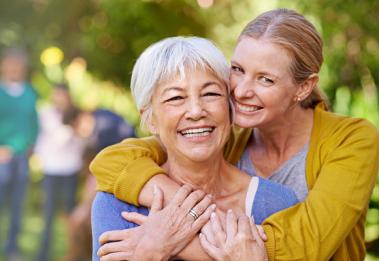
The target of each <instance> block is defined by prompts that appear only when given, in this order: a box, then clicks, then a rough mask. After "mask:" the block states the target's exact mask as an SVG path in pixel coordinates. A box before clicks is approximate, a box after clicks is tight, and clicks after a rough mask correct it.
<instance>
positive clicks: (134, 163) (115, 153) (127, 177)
mask: <svg viewBox="0 0 379 261" xmlns="http://www.w3.org/2000/svg"><path fill="white" fill-rule="evenodd" d="M165 161H166V153H165V151H164V149H163V148H162V146H161V144H160V143H159V141H158V140H157V139H156V138H154V137H148V138H141V139H136V138H131V139H126V140H124V141H122V142H121V143H118V144H115V145H112V146H109V147H107V148H105V149H104V150H102V151H101V152H100V153H99V154H98V155H96V157H95V158H94V160H93V161H92V162H91V164H90V171H91V173H92V174H93V175H94V176H95V177H96V181H97V190H99V191H103V192H108V193H112V194H114V195H115V196H116V197H117V198H118V199H121V200H123V201H126V202H128V203H131V204H133V205H136V206H138V195H139V193H140V191H141V189H142V188H143V186H144V185H145V183H146V182H147V181H148V180H149V179H150V178H151V177H153V176H154V175H157V174H162V173H165V171H164V170H163V169H162V168H160V167H159V165H161V164H163V163H164V162H165Z"/></svg>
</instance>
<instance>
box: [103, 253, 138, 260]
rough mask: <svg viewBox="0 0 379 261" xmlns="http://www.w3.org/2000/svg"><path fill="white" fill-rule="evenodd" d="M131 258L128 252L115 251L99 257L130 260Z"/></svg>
mask: <svg viewBox="0 0 379 261" xmlns="http://www.w3.org/2000/svg"><path fill="white" fill-rule="evenodd" d="M131 258H132V255H130V254H129V253H124V252H116V253H110V254H108V255H105V256H102V257H100V261H119V260H130V259H131Z"/></svg>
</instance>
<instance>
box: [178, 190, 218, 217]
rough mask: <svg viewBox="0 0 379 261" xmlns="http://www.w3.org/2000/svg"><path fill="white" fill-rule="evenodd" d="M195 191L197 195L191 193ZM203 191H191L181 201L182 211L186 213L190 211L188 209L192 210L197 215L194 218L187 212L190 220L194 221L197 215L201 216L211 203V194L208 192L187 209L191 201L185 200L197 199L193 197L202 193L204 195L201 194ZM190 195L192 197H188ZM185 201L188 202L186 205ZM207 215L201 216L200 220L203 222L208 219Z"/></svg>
mask: <svg viewBox="0 0 379 261" xmlns="http://www.w3.org/2000/svg"><path fill="white" fill-rule="evenodd" d="M195 193H197V194H198V195H197V196H196V195H192V194H195ZM203 193H204V192H202V191H200V190H199V191H195V192H192V193H191V194H190V195H189V196H188V197H187V198H186V199H185V201H184V202H183V204H182V206H181V209H182V210H183V212H184V213H188V212H190V211H192V212H195V213H196V215H197V217H196V218H195V217H193V216H192V215H190V214H188V217H189V218H190V219H191V221H196V220H198V218H199V217H201V216H202V215H203V214H204V212H205V211H206V210H207V209H208V207H209V206H210V205H211V203H212V196H211V195H210V194H208V195H206V196H205V197H203V199H201V200H200V202H198V203H197V204H196V203H195V204H196V205H195V206H193V207H192V208H190V209H189V210H187V209H188V208H189V207H190V206H191V205H192V203H193V202H192V203H191V202H187V200H197V199H195V197H201V196H202V195H204V194H203ZM191 196H193V197H192V199H189V198H190V197H191ZM187 203H188V205H187ZM211 213H212V212H210V213H207V214H209V215H210V214H211ZM209 215H208V217H206V218H205V217H203V218H202V219H201V220H202V222H203V223H205V222H206V221H207V220H208V219H209V217H210V216H209Z"/></svg>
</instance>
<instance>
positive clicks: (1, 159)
mask: <svg viewBox="0 0 379 261" xmlns="http://www.w3.org/2000/svg"><path fill="white" fill-rule="evenodd" d="M12 156H13V152H12V149H11V148H9V147H8V146H0V163H7V162H8V161H9V160H10V159H11V158H12Z"/></svg>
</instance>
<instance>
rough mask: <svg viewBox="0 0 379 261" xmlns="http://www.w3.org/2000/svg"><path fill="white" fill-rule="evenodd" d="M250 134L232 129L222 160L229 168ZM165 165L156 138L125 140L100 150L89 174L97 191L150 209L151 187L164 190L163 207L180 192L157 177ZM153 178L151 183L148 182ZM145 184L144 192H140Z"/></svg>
mask: <svg viewBox="0 0 379 261" xmlns="http://www.w3.org/2000/svg"><path fill="white" fill-rule="evenodd" d="M250 133H251V130H246V129H245V130H243V129H240V128H233V130H232V132H231V134H230V140H229V142H228V144H227V145H226V147H225V149H224V155H225V158H226V159H227V160H228V161H229V162H231V163H232V164H235V163H236V162H237V161H238V159H239V157H240V155H241V154H242V152H243V149H244V147H245V146H244V145H245V144H246V143H247V142H248V140H249V137H250ZM165 161H166V153H165V151H164V149H163V148H162V146H161V144H160V142H159V141H158V140H157V139H156V138H155V137H153V136H152V137H148V138H143V139H126V140H124V141H123V142H121V143H118V144H115V145H113V146H109V147H107V148H105V149H104V150H102V151H101V152H100V153H99V154H98V155H97V156H96V157H95V159H94V160H93V161H92V162H91V165H90V170H91V173H92V174H93V175H94V176H95V177H96V181H97V184H98V185H97V189H98V190H100V191H104V192H108V193H112V194H114V195H115V196H116V198H118V199H121V200H123V201H126V202H128V203H131V204H134V205H137V206H138V204H139V203H140V204H142V205H144V206H150V202H151V200H152V196H151V195H152V194H151V191H152V190H151V188H152V187H153V185H154V184H156V185H158V186H159V187H160V188H162V189H163V191H164V193H165V203H166V202H167V201H168V199H170V198H171V197H172V195H173V194H174V193H175V192H176V191H177V189H178V188H179V185H177V184H176V183H175V182H174V181H172V180H170V179H169V178H168V177H165V175H157V174H165V171H164V170H163V169H162V168H160V167H159V165H162V164H163V163H164V162H165ZM152 177H154V178H153V179H152V182H148V181H149V179H151V178H152ZM145 184H146V185H147V188H146V189H144V190H142V188H143V187H144V185H145ZM141 190H142V192H141ZM140 193H141V194H140Z"/></svg>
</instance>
